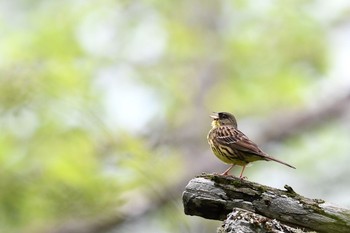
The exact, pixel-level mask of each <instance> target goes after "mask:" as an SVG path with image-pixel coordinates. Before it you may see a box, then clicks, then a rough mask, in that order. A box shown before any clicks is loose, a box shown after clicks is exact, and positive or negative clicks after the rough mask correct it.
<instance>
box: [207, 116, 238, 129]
mask: <svg viewBox="0 0 350 233" xmlns="http://www.w3.org/2000/svg"><path fill="white" fill-rule="evenodd" d="M210 117H211V118H213V121H212V123H211V125H212V127H213V128H216V127H219V126H222V125H231V126H233V127H234V128H237V121H236V118H235V116H234V115H232V114H231V113H228V112H213V114H212V115H210Z"/></svg>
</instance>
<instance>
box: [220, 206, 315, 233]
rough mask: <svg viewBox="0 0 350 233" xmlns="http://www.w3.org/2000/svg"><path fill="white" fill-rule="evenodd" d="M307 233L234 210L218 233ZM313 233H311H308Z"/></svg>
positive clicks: (271, 220) (242, 210)
mask: <svg viewBox="0 0 350 233" xmlns="http://www.w3.org/2000/svg"><path fill="white" fill-rule="evenodd" d="M242 232H244V233H257V232H258V233H281V232H283V233H305V231H303V230H301V229H298V228H294V227H290V226H287V225H285V224H282V223H281V222H279V221H277V220H276V219H270V218H266V217H264V216H261V215H260V214H256V213H253V212H250V211H248V210H244V209H240V208H233V211H232V212H231V213H229V214H228V216H227V219H226V220H225V221H224V222H223V223H222V225H221V226H220V227H219V228H218V230H217V233H242ZM308 233H311V232H308Z"/></svg>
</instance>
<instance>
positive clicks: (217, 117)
mask: <svg viewBox="0 0 350 233" xmlns="http://www.w3.org/2000/svg"><path fill="white" fill-rule="evenodd" d="M209 116H210V117H211V118H213V119H214V120H216V119H219V116H218V113H217V112H213V114H211V115H209Z"/></svg>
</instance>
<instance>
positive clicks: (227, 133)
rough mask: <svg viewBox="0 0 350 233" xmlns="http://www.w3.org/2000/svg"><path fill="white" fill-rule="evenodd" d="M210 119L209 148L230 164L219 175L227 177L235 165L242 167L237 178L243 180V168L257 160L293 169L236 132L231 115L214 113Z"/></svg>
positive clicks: (235, 125) (235, 121)
mask: <svg viewBox="0 0 350 233" xmlns="http://www.w3.org/2000/svg"><path fill="white" fill-rule="evenodd" d="M210 117H211V118H212V119H213V121H212V122H211V126H212V128H211V130H210V131H209V133H208V135H207V139H208V143H209V145H210V148H211V149H212V151H213V153H214V154H215V155H216V157H218V158H219V159H220V160H221V161H223V162H224V163H226V164H231V166H230V167H229V168H228V169H227V170H226V171H224V172H223V173H222V174H221V175H224V176H227V175H228V173H229V171H230V170H231V169H232V168H233V167H234V166H235V165H239V166H242V171H241V173H240V175H239V178H240V179H245V178H246V177H243V172H244V169H245V167H246V166H247V165H248V164H249V163H251V162H255V161H258V160H265V161H274V162H277V163H281V164H283V165H286V166H288V167H290V168H293V169H295V167H294V166H292V165H289V164H288V163H285V162H282V161H280V160H278V159H275V158H273V157H271V156H270V155H268V154H267V153H265V152H264V151H262V150H261V149H260V148H259V147H258V145H257V144H255V143H254V142H253V141H251V140H250V139H249V138H248V137H247V136H246V135H245V134H244V133H242V132H241V131H240V130H238V128H237V120H236V118H235V116H234V115H233V114H231V113H228V112H214V113H213V115H210Z"/></svg>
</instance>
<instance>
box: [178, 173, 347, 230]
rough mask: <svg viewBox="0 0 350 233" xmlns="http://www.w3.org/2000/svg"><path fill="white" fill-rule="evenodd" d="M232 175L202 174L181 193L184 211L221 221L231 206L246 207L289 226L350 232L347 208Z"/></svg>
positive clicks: (290, 190) (288, 188)
mask: <svg viewBox="0 0 350 233" xmlns="http://www.w3.org/2000/svg"><path fill="white" fill-rule="evenodd" d="M285 189H286V190H279V189H275V188H272V187H268V186H264V185H261V184H257V183H254V182H250V181H248V180H241V179H239V178H235V177H231V176H221V175H213V174H203V175H201V176H199V177H197V178H195V179H192V180H191V181H190V182H189V184H188V185H187V186H186V189H185V192H184V193H183V204H184V209H185V214H187V215H197V216H201V217H204V218H208V219H216V220H224V219H226V216H227V214H229V213H230V212H232V210H233V208H235V207H236V208H241V209H245V210H248V211H251V212H254V213H257V214H260V215H262V216H265V217H267V218H271V219H277V220H278V221H280V222H282V223H284V224H286V225H289V226H292V227H298V228H303V229H306V230H312V231H317V232H327V233H328V232H332V233H349V232H350V210H348V209H343V208H339V207H336V206H333V205H330V204H328V203H326V202H325V201H323V200H320V199H310V198H306V197H303V196H301V195H299V194H297V193H296V192H294V190H293V189H292V188H291V187H289V186H287V185H286V186H285Z"/></svg>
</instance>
